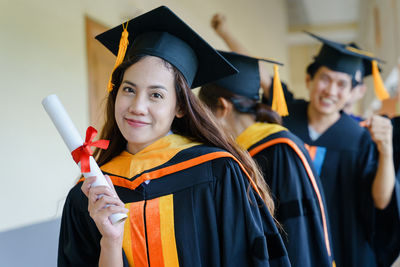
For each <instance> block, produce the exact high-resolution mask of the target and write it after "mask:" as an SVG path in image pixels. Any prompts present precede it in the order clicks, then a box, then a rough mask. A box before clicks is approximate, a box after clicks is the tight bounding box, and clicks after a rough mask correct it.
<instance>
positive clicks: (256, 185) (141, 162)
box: [58, 7, 290, 266]
mask: <svg viewBox="0 0 400 267" xmlns="http://www.w3.org/2000/svg"><path fill="white" fill-rule="evenodd" d="M127 24H128V26H126V24H124V25H120V26H118V27H116V28H113V29H111V30H109V31H107V32H105V33H103V34H101V35H100V36H98V37H97V38H98V39H99V40H100V41H101V42H102V43H103V44H104V45H105V46H106V47H107V48H108V49H110V50H111V51H112V52H113V53H114V54H117V51H118V44H119V38H120V36H121V33H122V32H123V33H124V34H125V35H124V34H123V36H125V38H126V33H125V32H124V31H123V30H124V29H125V28H126V27H127V31H128V32H129V39H128V41H129V46H128V47H127V54H126V56H125V57H124V60H123V62H122V63H121V64H119V65H118V66H117V67H116V69H115V70H114V72H113V74H112V79H111V83H110V93H109V95H108V98H107V111H106V122H105V125H104V127H103V129H102V132H101V136H100V138H102V139H109V140H110V146H109V148H108V149H107V150H101V151H100V150H97V151H96V153H95V155H96V160H97V162H98V163H99V166H100V167H101V169H102V171H103V172H104V173H105V174H107V175H108V176H107V177H109V178H110V179H109V183H110V186H111V187H112V190H108V189H107V188H106V187H91V184H92V183H93V181H94V180H95V177H92V178H88V179H86V180H84V181H83V183H82V181H80V182H79V183H78V184H77V185H76V186H75V187H74V188H73V189H72V190H71V191H70V194H69V196H68V198H67V200H66V203H65V207H64V212H63V218H62V225H61V233H60V243H59V258H58V263H59V266H97V265H99V266H289V265H290V263H289V261H288V258H287V253H286V250H285V248H284V245H283V242H282V239H281V237H280V235H279V232H278V229H277V227H276V225H275V223H274V219H273V217H272V215H271V214H272V213H273V202H272V200H271V197H270V195H269V192H268V189H267V186H266V185H265V182H264V180H263V178H262V176H261V174H260V172H259V170H258V168H257V167H256V165H255V163H254V162H253V161H252V159H251V157H250V156H249V155H248V154H247V153H245V152H243V151H242V150H241V149H240V148H239V147H238V146H237V145H235V143H234V141H233V140H232V139H231V138H229V137H227V136H226V135H225V134H224V132H223V131H222V129H221V128H220V126H218V124H217V123H216V122H215V118H214V117H213V116H212V114H211V113H210V112H208V111H207V109H205V108H204V107H203V105H202V104H201V103H200V101H199V100H198V99H197V98H196V97H195V95H194V94H193V93H192V92H191V90H190V88H194V87H197V86H200V85H203V84H205V83H208V82H210V81H212V80H214V79H218V78H222V77H224V76H227V75H230V74H234V73H236V72H237V71H236V70H235V68H234V67H233V66H232V65H230V64H229V63H228V62H227V61H226V60H225V59H224V58H223V57H222V56H221V55H220V54H219V53H218V52H216V51H215V50H214V49H213V48H212V47H211V46H209V45H208V44H207V43H206V42H205V41H204V40H203V39H202V38H201V37H200V36H198V35H197V34H196V33H195V32H194V31H193V30H192V29H190V28H189V27H188V26H187V25H186V24H185V23H184V22H183V21H181V20H180V19H179V18H178V17H177V16H176V15H175V14H174V13H172V12H171V11H170V10H169V9H168V8H166V7H160V8H157V9H155V10H152V11H150V12H148V13H146V14H144V15H142V16H139V17H137V18H134V19H132V20H130V21H129V23H127ZM121 43H122V44H124V43H125V44H126V42H121ZM117 58H119V57H117ZM210 66H211V67H210ZM100 196H101V197H100ZM115 212H125V213H126V212H128V219H127V220H126V221H125V223H118V224H115V225H112V224H111V222H110V220H109V219H108V217H109V216H110V215H111V214H112V213H115Z"/></svg>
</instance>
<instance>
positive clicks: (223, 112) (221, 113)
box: [215, 97, 233, 118]
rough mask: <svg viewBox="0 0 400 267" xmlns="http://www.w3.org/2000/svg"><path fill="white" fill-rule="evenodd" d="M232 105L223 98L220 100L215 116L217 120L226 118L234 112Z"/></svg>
mask: <svg viewBox="0 0 400 267" xmlns="http://www.w3.org/2000/svg"><path fill="white" fill-rule="evenodd" d="M232 108H233V106H232V103H231V102H230V101H228V100H226V99H225V98H223V97H219V98H218V108H217V112H216V113H215V116H216V117H217V118H226V117H227V116H228V115H229V114H230V113H231V112H232Z"/></svg>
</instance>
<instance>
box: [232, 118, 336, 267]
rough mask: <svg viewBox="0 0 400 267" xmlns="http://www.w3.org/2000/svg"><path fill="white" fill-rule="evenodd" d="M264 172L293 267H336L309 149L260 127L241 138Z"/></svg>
mask: <svg viewBox="0 0 400 267" xmlns="http://www.w3.org/2000/svg"><path fill="white" fill-rule="evenodd" d="M236 141H237V142H238V144H239V145H240V146H241V147H242V148H244V149H246V150H248V151H249V153H250V154H251V155H252V157H253V158H254V159H255V160H256V161H257V163H258V165H259V166H260V168H261V169H262V172H263V175H264V177H265V180H266V182H267V184H268V185H269V187H270V189H271V192H272V195H273V196H274V200H275V204H276V206H275V207H276V218H277V220H278V221H279V222H280V223H281V224H282V227H283V230H284V233H283V234H282V235H283V240H284V243H285V246H286V249H287V251H288V254H289V259H290V262H291V264H292V265H293V266H332V257H331V244H330V241H329V230H328V225H327V214H326V209H325V203H324V196H323V192H322V190H321V189H322V186H321V184H320V181H319V179H318V176H317V175H315V173H314V171H313V168H312V162H311V159H310V158H309V156H308V152H307V151H306V150H305V148H304V143H303V142H302V141H301V140H299V138H297V137H296V136H294V135H293V134H291V133H290V132H289V131H287V129H286V128H284V127H282V126H280V125H277V124H268V123H255V124H253V125H251V126H250V127H248V128H247V129H246V130H244V131H243V132H242V133H241V134H240V135H239V136H238V137H237V140H236Z"/></svg>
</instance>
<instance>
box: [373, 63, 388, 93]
mask: <svg viewBox="0 0 400 267" xmlns="http://www.w3.org/2000/svg"><path fill="white" fill-rule="evenodd" d="M372 77H373V78H374V88H375V95H376V97H377V98H378V99H379V100H381V101H382V100H385V99H388V98H390V95H389V94H388V92H387V91H386V89H385V85H384V84H383V81H382V77H381V74H380V73H379V68H378V63H377V62H376V60H372Z"/></svg>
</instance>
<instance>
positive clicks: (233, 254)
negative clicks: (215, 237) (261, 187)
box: [213, 159, 290, 266]
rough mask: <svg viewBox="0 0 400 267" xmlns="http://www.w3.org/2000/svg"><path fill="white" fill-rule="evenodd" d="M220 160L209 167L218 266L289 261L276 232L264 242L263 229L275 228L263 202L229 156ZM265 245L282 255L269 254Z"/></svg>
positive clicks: (263, 264)
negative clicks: (217, 234)
mask: <svg viewBox="0 0 400 267" xmlns="http://www.w3.org/2000/svg"><path fill="white" fill-rule="evenodd" d="M222 161H223V162H224V163H225V164H223V165H221V163H219V164H218V165H217V164H214V168H213V169H214V170H215V172H214V175H215V176H216V177H215V179H216V184H215V201H216V209H217V210H216V212H217V214H218V217H219V220H220V221H219V231H220V233H221V234H220V235H221V237H220V240H222V241H221V242H222V244H221V261H222V266H288V265H290V264H289V261H288V259H287V256H286V250H285V248H284V245H283V242H282V240H281V238H280V236H279V234H278V235H277V236H275V240H273V241H271V244H268V236H267V235H266V232H268V231H269V232H275V233H278V231H277V228H276V226H275V224H273V223H272V225H271V221H273V219H272V217H271V215H270V214H269V212H268V210H267V209H266V207H265V204H264V203H262V202H261V201H259V200H258V199H257V197H256V196H255V194H254V193H253V190H252V189H251V188H250V187H249V182H248V178H247V177H246V176H245V175H244V173H243V172H242V170H241V169H240V167H239V166H238V164H236V163H235V162H233V160H230V159H223V160H222ZM219 162H221V160H219ZM267 220H270V221H267ZM266 227H268V228H270V229H265V228H266ZM271 240H272V239H271ZM269 246H274V249H276V250H279V249H281V251H283V252H282V253H283V254H284V255H279V257H278V258H272V257H271V256H272V255H270V254H269V251H270V248H269Z"/></svg>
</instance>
